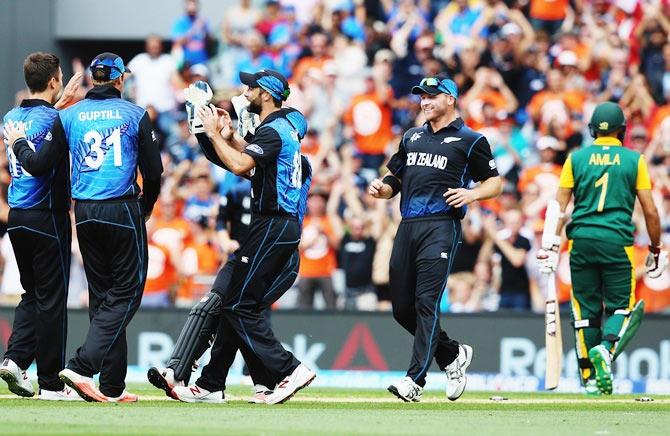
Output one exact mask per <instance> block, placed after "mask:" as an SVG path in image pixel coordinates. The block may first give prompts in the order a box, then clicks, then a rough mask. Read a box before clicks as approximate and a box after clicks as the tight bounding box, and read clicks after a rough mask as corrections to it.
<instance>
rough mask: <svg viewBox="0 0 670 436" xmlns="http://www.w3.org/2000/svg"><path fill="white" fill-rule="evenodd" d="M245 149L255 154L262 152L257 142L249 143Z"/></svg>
mask: <svg viewBox="0 0 670 436" xmlns="http://www.w3.org/2000/svg"><path fill="white" fill-rule="evenodd" d="M246 150H247V151H250V152H252V153H256V154H263V149H262V148H261V146H260V145H258V144H249V145H247V148H246Z"/></svg>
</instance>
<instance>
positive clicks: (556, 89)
mask: <svg viewBox="0 0 670 436" xmlns="http://www.w3.org/2000/svg"><path fill="white" fill-rule="evenodd" d="M584 99H585V94H584V92H583V91H577V90H567V89H566V87H565V77H564V75H563V73H562V72H561V71H560V70H557V69H553V70H550V71H549V72H548V73H547V89H545V90H544V91H540V92H538V93H537V94H535V95H534V96H533V98H532V99H531V100H530V103H529V104H528V114H529V115H530V116H531V117H532V119H533V120H534V121H535V123H536V125H537V126H538V131H540V132H541V133H545V134H546V133H548V132H549V131H550V129H553V130H554V131H553V132H552V133H553V134H554V135H556V136H558V137H559V138H563V139H564V138H566V137H568V136H569V135H570V134H571V133H572V130H573V129H572V125H571V121H572V120H573V119H578V118H581V117H582V112H583V106H584Z"/></svg>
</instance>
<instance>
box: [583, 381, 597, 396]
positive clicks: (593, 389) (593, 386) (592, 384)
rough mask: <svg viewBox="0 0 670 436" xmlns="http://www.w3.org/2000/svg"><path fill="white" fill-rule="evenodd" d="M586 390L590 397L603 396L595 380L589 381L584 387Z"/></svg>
mask: <svg viewBox="0 0 670 436" xmlns="http://www.w3.org/2000/svg"><path fill="white" fill-rule="evenodd" d="M584 390H585V391H586V395H587V396H589V397H599V396H600V395H601V394H600V389H598V384H597V383H596V380H595V379H589V380H588V381H587V382H586V384H585V385H584Z"/></svg>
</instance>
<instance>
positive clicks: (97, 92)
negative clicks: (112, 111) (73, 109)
mask: <svg viewBox="0 0 670 436" xmlns="http://www.w3.org/2000/svg"><path fill="white" fill-rule="evenodd" d="M86 98H91V99H93V100H107V99H108V98H121V91H119V90H118V89H116V88H115V87H114V86H113V85H102V86H95V87H93V88H91V89H90V91H88V92H87V93H86Z"/></svg>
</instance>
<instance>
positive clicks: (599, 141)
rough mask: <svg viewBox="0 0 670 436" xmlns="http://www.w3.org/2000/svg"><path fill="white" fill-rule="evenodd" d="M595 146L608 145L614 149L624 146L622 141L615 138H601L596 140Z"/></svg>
mask: <svg viewBox="0 0 670 436" xmlns="http://www.w3.org/2000/svg"><path fill="white" fill-rule="evenodd" d="M593 145H606V146H608V147H614V146H617V145H622V144H621V141H619V140H618V139H617V138H615V137H613V136H601V137H600V138H596V139H595V141H593Z"/></svg>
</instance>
